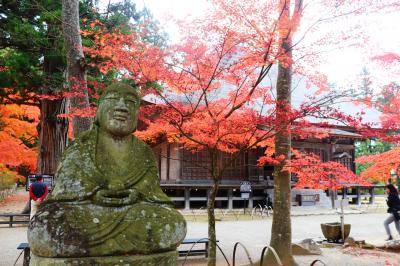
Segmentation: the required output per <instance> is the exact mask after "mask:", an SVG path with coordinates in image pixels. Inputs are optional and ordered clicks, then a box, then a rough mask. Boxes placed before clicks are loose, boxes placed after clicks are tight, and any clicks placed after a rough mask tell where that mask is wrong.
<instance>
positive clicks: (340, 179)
mask: <svg viewBox="0 0 400 266" xmlns="http://www.w3.org/2000/svg"><path fill="white" fill-rule="evenodd" d="M293 155H294V158H293V159H291V160H290V162H288V164H287V165H286V166H285V168H286V170H287V171H290V172H292V173H293V174H295V175H296V176H297V179H298V180H297V183H296V185H295V186H296V188H318V189H328V188H329V189H334V190H336V189H338V188H342V187H349V186H352V185H355V184H357V185H362V186H370V185H372V184H371V183H370V182H368V181H367V180H368V178H364V177H359V176H357V175H355V174H354V173H353V172H352V171H351V170H350V169H348V168H347V167H346V166H344V165H343V164H341V163H338V162H334V161H327V162H323V161H321V159H320V158H319V157H318V156H316V155H314V154H311V153H301V152H299V151H297V150H294V151H293Z"/></svg>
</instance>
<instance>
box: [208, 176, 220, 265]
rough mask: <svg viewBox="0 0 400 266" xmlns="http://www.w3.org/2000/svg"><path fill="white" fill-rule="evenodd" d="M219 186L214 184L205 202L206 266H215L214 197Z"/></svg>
mask: <svg viewBox="0 0 400 266" xmlns="http://www.w3.org/2000/svg"><path fill="white" fill-rule="evenodd" d="M218 187H219V184H218V183H217V182H214V185H213V186H212V188H211V191H210V194H209V195H208V202H207V215H208V239H209V245H208V266H215V265H216V262H217V261H216V258H217V245H216V241H217V235H216V231H215V210H214V207H215V197H216V196H217V192H218Z"/></svg>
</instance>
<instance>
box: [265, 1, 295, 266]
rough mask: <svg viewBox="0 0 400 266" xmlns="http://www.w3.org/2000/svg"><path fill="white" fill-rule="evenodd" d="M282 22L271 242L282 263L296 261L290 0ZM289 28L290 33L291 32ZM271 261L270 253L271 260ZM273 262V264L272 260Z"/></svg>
mask: <svg viewBox="0 0 400 266" xmlns="http://www.w3.org/2000/svg"><path fill="white" fill-rule="evenodd" d="M282 8H283V9H282V17H281V21H280V22H281V23H282V24H281V25H282V27H285V28H286V29H287V31H285V30H282V31H281V32H284V34H282V33H281V36H280V43H281V48H282V53H284V54H285V55H286V58H287V59H286V60H287V61H286V62H282V61H280V62H279V66H278V79H277V84H276V89H277V104H276V128H277V131H278V132H279V134H277V135H276V136H275V157H276V158H279V157H283V158H285V160H283V161H281V162H280V163H279V164H278V165H276V166H275V169H274V215H273V219H272V230H271V231H272V232H271V242H270V244H271V246H272V247H273V248H274V249H275V250H276V252H277V253H278V255H279V257H280V259H281V260H282V263H283V265H285V266H286V265H288V266H289V265H296V263H295V261H294V259H293V255H292V226H291V219H290V207H291V187H290V171H287V170H284V169H283V167H284V165H285V164H286V162H287V161H288V160H290V156H291V152H290V149H291V134H290V130H291V123H290V121H289V119H290V117H289V110H290V107H291V83H292V66H291V64H292V62H291V60H292V52H291V47H292V38H291V33H290V28H289V29H288V26H289V25H290V23H289V19H290V18H289V16H290V1H284V3H283V5H282ZM288 32H289V33H288ZM267 261H269V262H271V254H269V255H268V260H267ZM269 265H270V264H269Z"/></svg>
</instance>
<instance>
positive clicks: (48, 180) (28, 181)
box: [25, 175, 54, 191]
mask: <svg viewBox="0 0 400 266" xmlns="http://www.w3.org/2000/svg"><path fill="white" fill-rule="evenodd" d="M39 176H41V177H42V178H43V183H45V184H47V187H48V189H49V191H51V190H52V189H53V181H54V176H52V175H28V177H27V179H26V187H25V188H26V191H29V186H30V185H31V184H32V183H33V182H35V181H36V178H37V177H39Z"/></svg>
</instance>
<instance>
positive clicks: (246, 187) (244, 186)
mask: <svg viewBox="0 0 400 266" xmlns="http://www.w3.org/2000/svg"><path fill="white" fill-rule="evenodd" d="M250 192H251V183H250V182H249V181H243V182H242V183H241V184H240V193H250Z"/></svg>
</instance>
